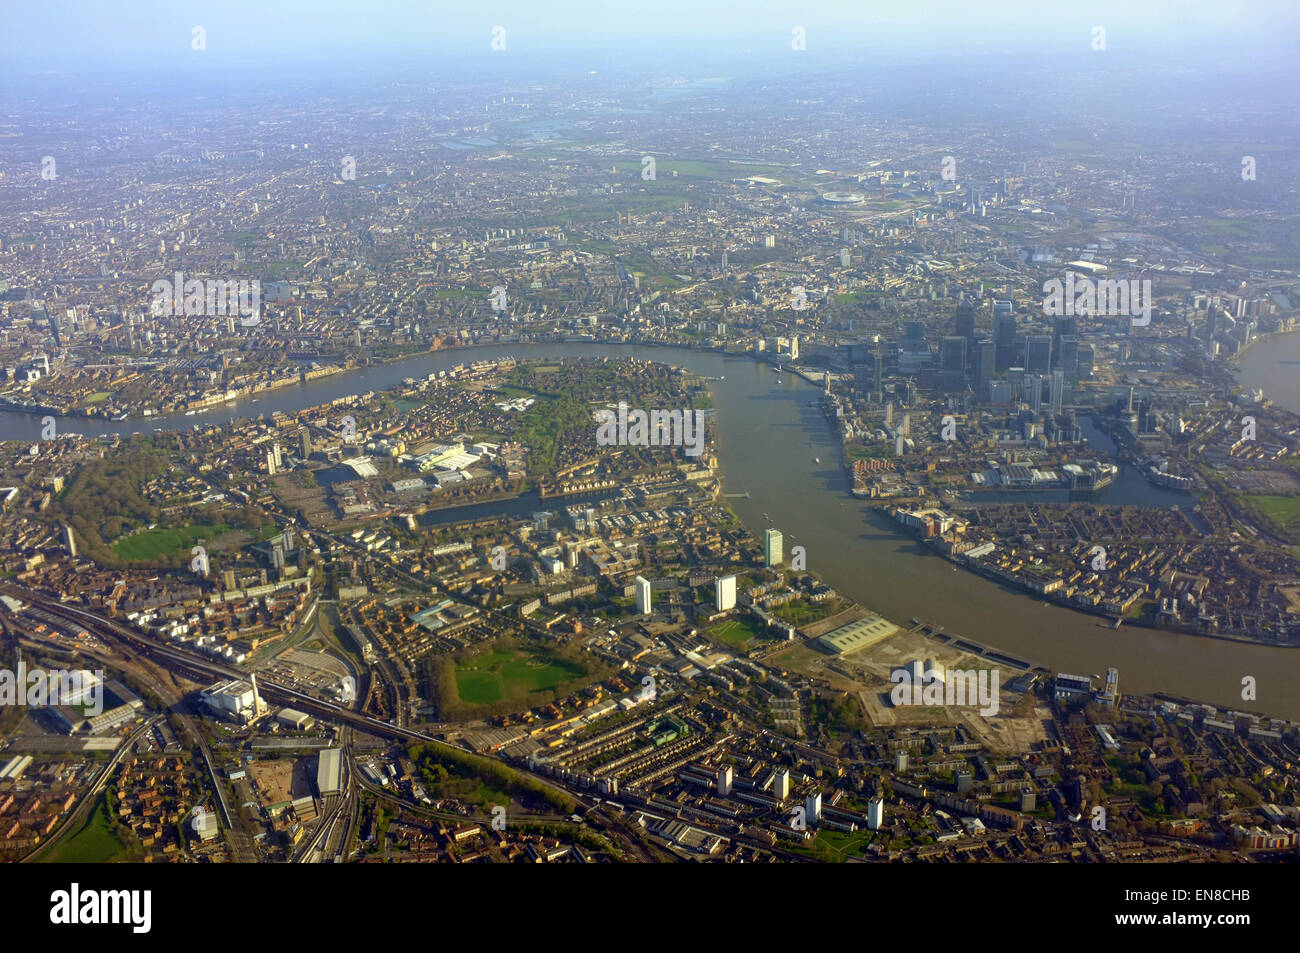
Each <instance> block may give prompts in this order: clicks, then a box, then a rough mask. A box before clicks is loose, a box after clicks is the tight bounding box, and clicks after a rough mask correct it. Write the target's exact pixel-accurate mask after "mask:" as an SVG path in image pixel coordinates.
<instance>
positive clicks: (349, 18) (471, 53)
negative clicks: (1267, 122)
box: [0, 0, 1300, 82]
mask: <svg viewBox="0 0 1300 953" xmlns="http://www.w3.org/2000/svg"><path fill="white" fill-rule="evenodd" d="M0 16H2V21H0V22H3V26H4V29H3V31H0V71H2V72H0V75H3V76H5V77H6V79H7V81H10V82H12V81H15V80H17V79H19V78H21V77H30V76H40V75H55V76H68V77H86V76H88V75H95V74H120V73H122V72H124V71H125V72H137V71H155V70H168V69H180V68H196V67H197V68H198V69H199V70H202V71H213V70H215V71H222V70H229V69H234V68H239V69H249V68H253V69H256V70H257V72H259V73H263V72H264V73H267V74H272V75H273V74H274V73H275V72H276V71H277V69H280V68H290V67H294V68H303V67H311V66H313V65H315V66H319V67H320V68H322V69H324V70H329V69H330V68H331V67H335V68H347V67H348V66H356V65H359V64H382V63H390V64H392V65H394V67H400V66H404V65H405V66H414V65H418V64H421V63H427V64H428V65H429V67H430V68H431V70H433V71H435V72H436V71H437V69H438V68H439V67H440V66H442V67H446V68H453V67H464V66H468V65H469V64H471V63H474V62H476V61H477V62H478V64H479V65H481V66H482V67H484V68H486V67H488V66H489V65H490V66H491V67H492V68H495V69H500V70H501V71H502V72H503V73H506V74H515V73H520V72H526V71H527V68H528V65H529V64H530V63H533V64H535V63H537V62H539V61H545V60H548V59H550V60H553V61H557V62H565V63H567V64H569V65H572V66H574V67H575V68H585V67H587V64H588V63H590V64H591V66H590V68H601V67H603V68H611V69H616V68H620V67H622V66H625V65H630V64H631V63H640V64H642V65H644V66H649V67H654V66H656V65H659V66H662V67H663V68H665V69H667V68H680V67H681V66H682V65H683V64H690V65H693V66H694V67H697V68H702V69H707V68H709V66H710V65H711V64H714V63H717V64H722V65H725V64H738V67H737V68H743V67H745V66H750V67H753V68H768V67H772V68H779V67H781V66H783V65H788V66H790V67H791V68H823V67H831V68H833V67H834V66H836V65H837V64H838V65H848V64H851V63H859V64H862V63H867V64H872V63H874V64H876V65H884V64H887V63H906V62H913V63H919V62H924V61H926V60H927V59H934V58H937V57H941V56H949V57H951V56H991V57H1008V58H1018V57H1027V58H1031V59H1032V58H1034V57H1038V56H1043V55H1050V56H1061V57H1066V58H1069V57H1072V56H1073V55H1074V54H1078V55H1079V56H1083V55H1086V54H1089V53H1091V52H1092V49H1091V46H1090V44H1091V40H1092V36H1093V32H1092V31H1093V29H1094V28H1095V27H1098V26H1100V27H1102V28H1104V29H1105V31H1106V38H1105V39H1106V55H1107V56H1109V57H1111V58H1112V59H1113V60H1114V61H1115V62H1116V63H1117V64H1119V63H1122V62H1126V63H1130V64H1132V63H1140V62H1142V61H1143V60H1150V61H1163V62H1166V63H1167V62H1170V61H1177V60H1179V59H1182V60H1184V61H1185V62H1186V65H1187V66H1189V67H1193V68H1196V69H1209V70H1211V71H1217V70H1219V69H1226V70H1229V71H1231V70H1233V69H1242V70H1250V69H1255V68H1260V67H1263V66H1264V65H1265V64H1273V65H1282V64H1286V65H1292V63H1293V57H1294V47H1295V42H1296V40H1297V39H1298V38H1300V4H1297V3H1290V2H1285V0H1252V2H1242V3H1228V4H1224V3H1218V2H1214V0H1153V2H1146V3H1142V4H1141V5H1140V6H1139V8H1137V9H1134V8H1133V5H1132V4H1131V3H1129V2H1124V0H1102V2H1098V3H1091V4H1086V5H1084V4H1079V5H1075V4H1070V5H1066V6H1064V7H1060V6H1054V5H1052V4H1045V3H1042V2H1041V0H1038V2H1031V0H987V2H980V3H974V4H972V3H967V2H954V0H914V2H909V3H906V4H896V5H889V6H886V7H883V8H882V7H881V6H879V5H877V4H865V3H858V2H853V0H821V2H814V3H776V2H771V0H757V2H748V3H742V2H710V0H702V2H689V0H656V2H654V3H647V4H645V5H644V6H642V5H639V4H623V5H620V4H610V3H598V2H594V0H578V2H557V3H523V2H519V0H509V2H504V3H495V4H481V5H480V4H471V5H459V6H452V5H449V4H445V3H444V4H439V3H434V4H424V3H411V2H402V0H374V2H370V3H367V4H363V5H357V4H346V3H341V2H339V0H322V2H319V3H315V2H313V3H303V2H297V3H293V2H275V0H268V2H249V0H235V2H231V3H207V2H199V3H186V4H177V3H174V2H170V0H134V2H129V3H125V4H102V3H99V2H95V0H68V2H66V3H61V4H59V5H57V7H49V8H47V7H42V6H39V5H34V4H18V3H15V2H12V0H6V2H5V3H4V6H3V14H2V15H0ZM498 26H500V27H503V28H504V29H505V41H506V42H505V50H504V51H495V50H492V49H491V46H490V43H491V36H492V30H493V28H494V27H498ZM796 26H798V27H802V28H803V30H804V31H805V47H806V48H805V49H804V50H802V51H798V52H796V51H794V50H793V49H792V36H793V33H792V31H793V29H794V28H795V27H796ZM195 27H202V29H203V31H204V46H205V48H204V49H203V50H201V51H196V50H194V49H193V48H192V34H193V31H194V28H195ZM489 57H492V59H489ZM574 57H577V58H578V59H574Z"/></svg>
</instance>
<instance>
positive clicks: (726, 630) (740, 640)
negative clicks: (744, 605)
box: [709, 619, 766, 649]
mask: <svg viewBox="0 0 1300 953" xmlns="http://www.w3.org/2000/svg"><path fill="white" fill-rule="evenodd" d="M709 635H711V636H713V637H714V638H715V639H721V640H722V641H723V642H726V643H727V644H728V645H734V646H735V647H736V648H738V649H743V648H746V647H747V646H749V645H750V644H751V643H752V642H753V641H754V640H755V639H761V638H763V637H764V636H765V635H766V627H765V626H761V625H759V624H758V623H757V622H753V621H751V620H749V619H728V620H727V621H726V622H720V623H719V624H718V625H715V626H714V627H713V628H711V629H709Z"/></svg>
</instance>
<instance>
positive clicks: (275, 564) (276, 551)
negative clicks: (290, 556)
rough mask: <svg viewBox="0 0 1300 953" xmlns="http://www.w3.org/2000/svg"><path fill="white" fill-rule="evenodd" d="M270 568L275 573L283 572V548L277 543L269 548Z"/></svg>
mask: <svg viewBox="0 0 1300 953" xmlns="http://www.w3.org/2000/svg"><path fill="white" fill-rule="evenodd" d="M271 566H272V568H274V569H275V570H276V571H277V572H280V573H283V572H284V547H283V546H282V545H281V544H279V543H276V544H275V545H274V546H272V547H271Z"/></svg>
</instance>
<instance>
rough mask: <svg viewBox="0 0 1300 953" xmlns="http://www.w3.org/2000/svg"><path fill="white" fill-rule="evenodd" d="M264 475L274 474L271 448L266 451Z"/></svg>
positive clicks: (273, 457)
mask: <svg viewBox="0 0 1300 953" xmlns="http://www.w3.org/2000/svg"><path fill="white" fill-rule="evenodd" d="M266 475H267V476H275V452H274V451H272V450H267V451H266Z"/></svg>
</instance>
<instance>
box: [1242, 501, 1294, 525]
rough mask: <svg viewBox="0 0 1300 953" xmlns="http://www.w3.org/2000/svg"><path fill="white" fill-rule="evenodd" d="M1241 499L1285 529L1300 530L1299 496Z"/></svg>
mask: <svg viewBox="0 0 1300 953" xmlns="http://www.w3.org/2000/svg"><path fill="white" fill-rule="evenodd" d="M1243 499H1244V500H1245V501H1246V502H1247V503H1248V504H1249V505H1250V506H1252V507H1254V508H1255V509H1257V510H1259V512H1261V513H1263V514H1264V515H1265V516H1267V517H1268V518H1269V519H1271V520H1273V522H1275V523H1277V524H1278V525H1279V526H1282V527H1284V528H1286V529H1300V496H1247V497H1243Z"/></svg>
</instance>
